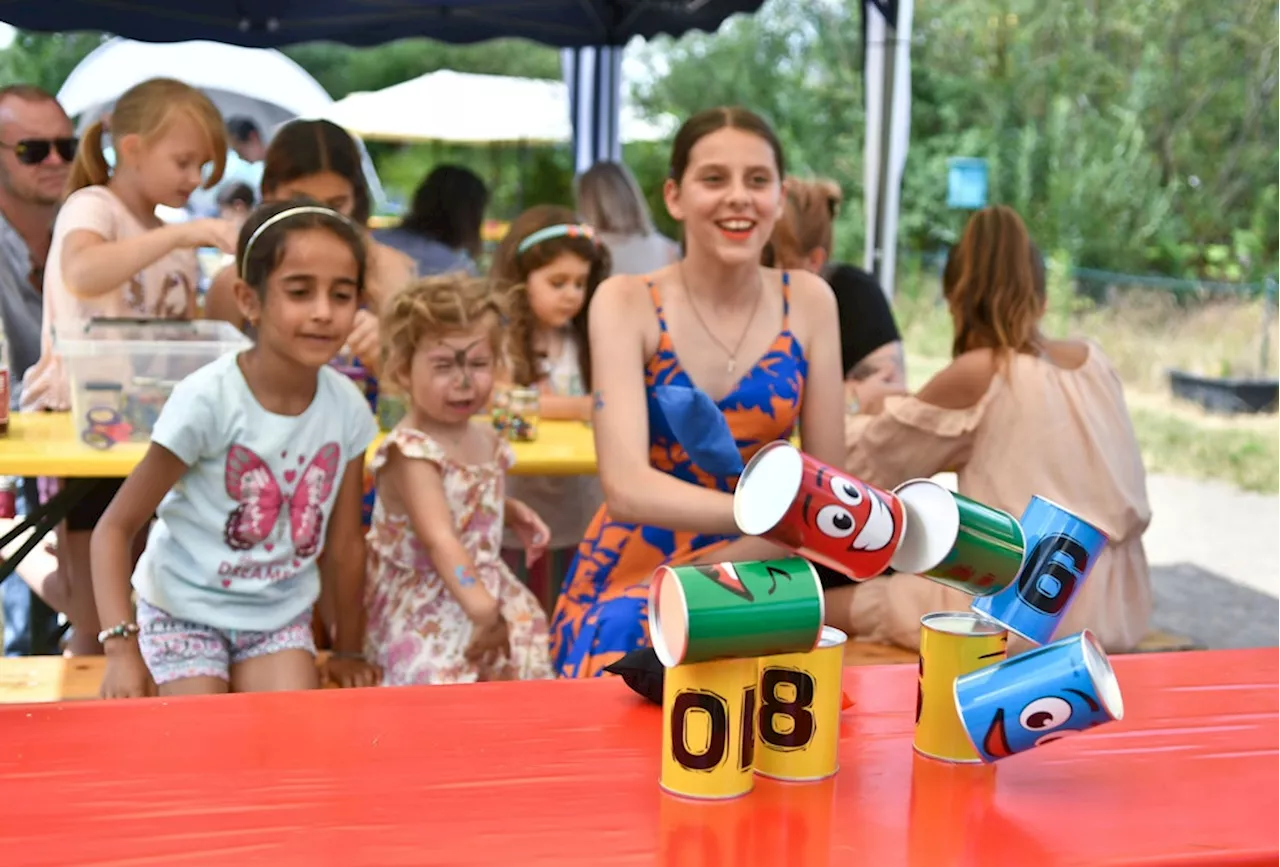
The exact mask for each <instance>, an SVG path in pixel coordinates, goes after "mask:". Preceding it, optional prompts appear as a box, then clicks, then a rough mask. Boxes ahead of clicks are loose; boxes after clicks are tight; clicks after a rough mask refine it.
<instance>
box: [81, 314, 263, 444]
mask: <svg viewBox="0 0 1280 867" xmlns="http://www.w3.org/2000/svg"><path fill="white" fill-rule="evenodd" d="M249 345H250V341H249V339H248V338H247V337H245V336H244V335H243V334H241V333H240V331H239V330H237V329H236V327H235V326H233V325H231V324H230V323H228V322H215V321H210V320H195V321H192V322H186V321H181V320H172V319H156V320H103V319H100V320H96V321H94V322H90V323H89V324H88V325H86V326H85V328H84V331H83V332H77V333H75V334H74V335H68V334H62V335H58V336H57V337H56V350H57V352H58V353H59V354H61V356H62V359H63V365H64V367H65V368H66V372H67V380H68V383H69V385H70V388H71V416H72V419H73V421H74V422H75V425H76V432H77V434H78V435H79V437H80V438H81V439H82V440H83V441H84V442H86V443H88V444H89V445H91V446H95V447H97V448H109V447H111V446H112V445H114V444H116V443H119V442H147V441H148V440H149V439H150V437H151V429H152V428H153V427H155V423H156V419H157V418H159V416H160V408H161V407H162V406H164V404H165V401H166V400H168V398H169V394H170V393H171V392H172V391H173V387H174V386H175V385H177V384H178V382H179V381H180V380H182V379H183V378H185V377H186V376H188V375H190V374H192V373H194V372H195V371H196V370H198V369H200V368H201V367H204V366H205V365H206V364H208V363H209V362H211V361H213V360H214V359H216V358H218V357H219V356H221V355H224V354H225V353H228V352H235V351H237V350H240V349H245V348H247V347H248V346H249Z"/></svg>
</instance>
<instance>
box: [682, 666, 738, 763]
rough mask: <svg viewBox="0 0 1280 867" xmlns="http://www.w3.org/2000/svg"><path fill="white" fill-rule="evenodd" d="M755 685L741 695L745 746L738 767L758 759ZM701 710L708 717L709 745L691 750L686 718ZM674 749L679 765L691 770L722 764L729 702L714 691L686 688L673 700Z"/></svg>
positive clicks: (725, 753)
mask: <svg viewBox="0 0 1280 867" xmlns="http://www.w3.org/2000/svg"><path fill="white" fill-rule="evenodd" d="M755 708H756V688H755V687H754V686H749V687H747V688H746V689H745V690H743V695H742V720H741V725H742V745H741V748H740V751H739V753H740V754H739V756H738V769H739V770H743V771H745V770H747V769H748V768H750V767H751V766H752V764H753V763H754V762H755V748H756V733H755V725H754V722H755ZM693 710H700V711H702V712H704V713H705V714H706V715H707V717H708V729H709V732H708V737H707V746H706V749H704V750H703V751H702V752H700V753H695V752H693V751H692V750H690V749H689V743H688V739H687V737H686V734H685V721H686V719H687V718H688V716H689V711H693ZM671 752H672V754H673V755H674V757H675V760H676V762H677V763H679V765H680V766H681V767H683V768H685V769H687V770H690V771H711V770H714V769H716V768H717V767H719V766H720V763H721V762H723V761H724V760H725V756H726V755H727V754H728V752H729V703H728V702H727V701H725V700H724V699H723V698H721V697H720V696H718V695H716V694H715V693H713V692H701V691H697V690H687V691H685V692H681V693H680V694H679V695H677V696H676V697H675V700H674V701H673V702H672V703H671Z"/></svg>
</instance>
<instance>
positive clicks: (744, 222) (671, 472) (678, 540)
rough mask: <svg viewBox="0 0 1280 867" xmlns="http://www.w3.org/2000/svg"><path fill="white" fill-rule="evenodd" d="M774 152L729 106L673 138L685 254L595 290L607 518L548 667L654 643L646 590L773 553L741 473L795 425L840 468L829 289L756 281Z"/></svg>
mask: <svg viewBox="0 0 1280 867" xmlns="http://www.w3.org/2000/svg"><path fill="white" fill-rule="evenodd" d="M783 176H784V164H783V156H782V148H781V146H780V145H779V143H778V140H777V137H776V136H775V135H774V133H773V131H772V130H771V129H770V128H769V126H768V125H767V124H766V123H765V122H764V121H763V120H761V119H760V118H759V117H757V116H756V115H754V114H752V113H751V112H749V111H746V110H744V109H740V108H717V109H711V110H709V111H705V112H702V113H700V114H698V115H695V116H694V117H692V118H690V119H689V120H688V121H687V122H686V123H685V124H684V126H683V127H681V129H680V131H679V132H678V133H677V135H676V138H675V143H674V146H673V148H672V155H671V167H670V175H669V177H668V179H667V180H666V183H665V187H664V198H665V201H666V206H667V210H668V211H669V212H670V214H671V216H672V217H674V218H675V219H676V220H679V221H680V222H681V223H682V224H683V227H684V242H685V250H686V253H685V257H684V258H683V259H681V260H680V261H678V262H676V263H674V264H672V265H669V266H667V267H665V268H662V269H660V270H658V271H655V272H653V273H652V274H649V275H647V276H644V277H641V276H630V275H618V276H615V277H612V278H610V279H609V280H606V281H605V282H604V283H603V284H602V285H601V286H600V288H599V290H598V291H597V293H596V296H595V298H594V300H593V301H592V303H591V308H590V311H589V329H590V336H591V340H590V344H591V360H592V381H593V386H594V389H595V395H594V407H595V409H594V413H593V419H592V420H593V424H594V429H595V441H596V454H597V460H598V463H599V473H600V481H601V483H602V485H603V487H604V492H605V498H606V504H605V505H604V507H602V508H601V510H600V511H599V512H598V513H597V514H596V517H595V519H594V520H593V521H592V523H591V526H590V527H589V528H588V529H587V532H586V535H585V537H584V538H583V540H582V544H581V545H579V547H578V553H577V558H576V559H575V561H574V564H573V566H572V567H571V570H570V573H569V575H568V577H567V578H566V579H565V583H564V588H563V591H562V593H561V596H560V599H559V601H558V603H557V605H556V610H555V615H554V618H553V622H552V637H551V651H552V657H553V664H554V665H555V666H556V669H557V671H558V672H559V674H561V675H562V676H567V677H589V676H592V675H596V674H599V673H600V672H601V671H602V670H604V668H605V667H606V666H608V665H609V664H611V663H613V662H614V661H616V660H618V659H619V658H621V657H622V656H623V655H625V654H626V653H628V652H630V651H632V650H635V649H637V648H642V647H645V646H647V645H648V644H649V635H648V624H647V597H648V592H649V579H650V576H651V575H652V574H653V571H654V569H655V568H656V567H658V566H661V565H664V564H687V563H714V562H719V561H721V560H753V559H766V558H769V557H775V556H779V555H782V554H783V552H782V551H781V550H780V549H779V548H777V547H776V546H774V545H771V544H769V543H767V542H764V541H763V540H761V539H757V538H742V537H740V536H739V534H738V532H737V527H736V525H735V523H734V518H733V493H732V492H733V490H734V487H735V485H736V483H737V477H738V475H739V474H740V472H741V470H742V466H743V464H744V463H745V462H746V461H748V460H750V458H751V457H752V456H753V455H754V454H755V453H756V452H757V451H759V449H760V448H761V447H763V446H764V445H765V444H767V443H769V442H772V441H773V440H777V439H781V438H786V437H788V436H790V435H791V433H792V432H793V430H795V429H796V427H797V426H798V427H799V429H800V435H801V437H802V438H803V440H804V446H805V450H806V451H808V452H809V453H811V454H812V455H814V456H815V457H817V458H818V459H820V460H824V461H827V462H830V463H836V464H838V463H839V462H840V461H841V460H842V458H843V451H844V449H843V440H842V429H841V425H842V408H843V405H844V400H843V394H842V386H841V380H842V376H841V371H840V340H839V335H838V333H837V326H836V321H837V317H836V305H835V299H834V298H833V297H832V294H831V289H830V287H829V286H827V284H826V283H824V282H823V281H822V280H821V279H820V278H819V277H817V276H815V275H813V274H810V273H808V272H805V271H796V272H788V271H778V270H774V269H771V268H763V267H761V266H760V256H761V253H762V251H763V250H764V246H765V244H766V243H767V242H768V240H769V237H770V235H771V233H772V231H773V226H774V223H775V222H776V221H777V220H778V217H779V215H780V214H781V211H782V178H783Z"/></svg>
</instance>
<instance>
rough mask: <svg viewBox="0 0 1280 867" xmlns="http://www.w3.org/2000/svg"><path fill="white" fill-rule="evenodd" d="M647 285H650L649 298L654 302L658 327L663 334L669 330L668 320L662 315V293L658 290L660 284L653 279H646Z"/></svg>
mask: <svg viewBox="0 0 1280 867" xmlns="http://www.w3.org/2000/svg"><path fill="white" fill-rule="evenodd" d="M644 284H645V286H647V287H649V300H651V301H652V302H653V312H654V313H656V314H657V315H658V328H659V329H661V331H662V333H663V334H666V332H667V320H666V317H664V316H663V315H662V294H661V293H660V292H658V284H657V283H654V282H653V281H652V280H645V281H644Z"/></svg>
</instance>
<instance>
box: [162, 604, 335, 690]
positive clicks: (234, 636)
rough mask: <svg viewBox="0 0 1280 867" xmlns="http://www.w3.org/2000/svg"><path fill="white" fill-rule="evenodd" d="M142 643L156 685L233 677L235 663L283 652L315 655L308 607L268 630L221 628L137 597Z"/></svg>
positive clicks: (313, 636)
mask: <svg viewBox="0 0 1280 867" xmlns="http://www.w3.org/2000/svg"><path fill="white" fill-rule="evenodd" d="M138 628H139V633H138V645H139V648H140V649H141V650H142V658H143V659H144V660H145V661H146V663H147V668H148V669H150V670H151V677H152V678H154V679H155V682H156V683H157V684H162V683H171V682H172V681H175V680H181V679H182V678H184V677H218V678H221V679H223V680H226V681H230V680H231V666H233V665H235V664H236V663H240V662H244V661H245V660H246V659H253V658H254V657H258V656H267V655H269V654H272V653H279V652H280V651H282V650H305V651H307V652H308V653H310V654H312V655H315V652H316V643H315V635H314V634H313V633H312V631H311V609H310V608H308V609H307V610H306V611H305V612H303V613H302V614H299V615H298V616H297V617H296V618H294V619H293V620H292V621H290V622H289V623H287V624H285V625H284V626H283V627H281V628H280V629H276V630H273V631H270V632H253V631H250V630H240V629H232V630H223V629H215V628H214V627H212V626H205V625H203V624H201V623H192V622H191V621H190V620H179V619H178V618H176V617H174V616H172V615H170V614H169V613H168V612H166V611H161V610H160V609H159V608H156V607H155V606H154V605H149V604H147V602H146V600H144V599H139V600H138Z"/></svg>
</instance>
